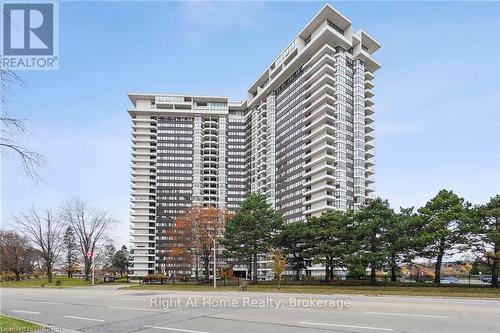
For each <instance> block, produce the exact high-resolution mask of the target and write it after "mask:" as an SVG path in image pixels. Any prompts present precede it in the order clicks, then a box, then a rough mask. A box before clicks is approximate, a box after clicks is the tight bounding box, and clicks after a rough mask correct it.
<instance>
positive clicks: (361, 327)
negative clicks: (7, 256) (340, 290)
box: [297, 321, 394, 331]
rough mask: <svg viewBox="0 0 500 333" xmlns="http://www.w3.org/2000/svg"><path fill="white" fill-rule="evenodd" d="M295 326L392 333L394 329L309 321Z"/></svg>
mask: <svg viewBox="0 0 500 333" xmlns="http://www.w3.org/2000/svg"><path fill="white" fill-rule="evenodd" d="M297 324H303V325H319V326H332V327H346V328H359V329H365V330H376V331H394V329H392V328H382V327H369V326H355V325H340V324H330V323H314V322H311V321H298V322H297Z"/></svg>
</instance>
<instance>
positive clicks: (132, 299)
mask: <svg viewBox="0 0 500 333" xmlns="http://www.w3.org/2000/svg"><path fill="white" fill-rule="evenodd" d="M115 299H117V300H119V301H143V300H142V299H137V298H132V297H115Z"/></svg>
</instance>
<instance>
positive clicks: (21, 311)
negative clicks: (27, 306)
mask: <svg viewBox="0 0 500 333" xmlns="http://www.w3.org/2000/svg"><path fill="white" fill-rule="evenodd" d="M12 312H19V313H31V314H40V312H36V311H24V310H12Z"/></svg>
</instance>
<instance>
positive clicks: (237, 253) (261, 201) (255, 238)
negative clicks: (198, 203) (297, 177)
mask: <svg viewBox="0 0 500 333" xmlns="http://www.w3.org/2000/svg"><path fill="white" fill-rule="evenodd" d="M282 225H283V220H282V217H281V215H280V214H279V213H277V212H276V211H275V210H274V209H273V208H272V207H271V205H270V204H268V203H267V202H266V198H265V196H263V195H262V194H255V193H253V194H250V195H249V196H248V197H247V198H245V200H244V201H243V202H242V204H241V208H240V210H239V211H238V212H237V213H236V214H235V215H234V216H232V217H230V218H229V219H228V220H227V222H226V225H225V230H224V240H223V244H224V245H225V247H226V251H227V253H228V255H229V256H231V257H232V258H235V259H239V260H243V261H246V262H248V263H249V264H250V266H249V267H251V271H252V274H251V275H252V280H253V281H254V282H256V281H257V256H258V255H259V254H263V253H265V252H266V250H267V248H268V247H269V246H272V245H273V241H274V237H275V235H276V233H277V231H278V230H279V229H281V227H282Z"/></svg>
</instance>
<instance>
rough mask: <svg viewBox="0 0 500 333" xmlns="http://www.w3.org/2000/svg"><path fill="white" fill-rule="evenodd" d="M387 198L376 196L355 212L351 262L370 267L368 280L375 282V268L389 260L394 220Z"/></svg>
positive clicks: (380, 266) (374, 283)
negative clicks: (353, 245) (390, 235)
mask: <svg viewBox="0 0 500 333" xmlns="http://www.w3.org/2000/svg"><path fill="white" fill-rule="evenodd" d="M395 219H396V216H395V213H394V211H393V210H392V209H391V208H390V207H389V202H388V201H387V200H382V199H381V198H376V199H375V200H370V201H369V202H368V203H367V204H366V205H364V206H363V207H361V209H360V210H359V211H358V212H356V213H355V216H354V220H355V250H354V251H353V256H352V258H351V262H352V264H354V265H355V266H356V265H360V266H362V267H369V268H370V282H371V284H372V285H376V284H377V276H376V271H377V269H381V268H384V267H385V266H386V265H387V263H388V262H389V257H390V255H391V253H390V251H389V243H390V238H389V230H390V229H391V226H393V225H394V224H395V223H396V221H395Z"/></svg>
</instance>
